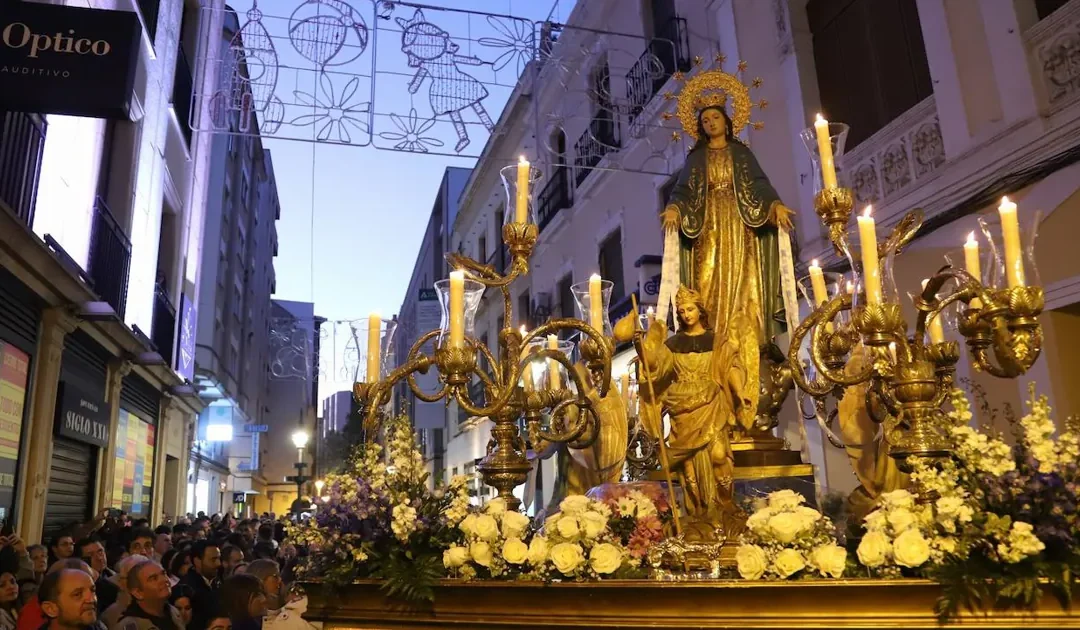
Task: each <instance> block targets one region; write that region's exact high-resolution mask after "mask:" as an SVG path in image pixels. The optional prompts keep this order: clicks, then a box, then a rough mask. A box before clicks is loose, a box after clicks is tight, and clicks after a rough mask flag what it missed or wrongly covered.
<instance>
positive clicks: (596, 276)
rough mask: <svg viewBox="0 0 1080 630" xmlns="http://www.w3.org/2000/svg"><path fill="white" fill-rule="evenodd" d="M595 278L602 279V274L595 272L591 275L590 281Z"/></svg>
mask: <svg viewBox="0 0 1080 630" xmlns="http://www.w3.org/2000/svg"><path fill="white" fill-rule="evenodd" d="M593 280H600V274H598V273H594V274H593V275H591V276H589V281H590V282H592V281H593Z"/></svg>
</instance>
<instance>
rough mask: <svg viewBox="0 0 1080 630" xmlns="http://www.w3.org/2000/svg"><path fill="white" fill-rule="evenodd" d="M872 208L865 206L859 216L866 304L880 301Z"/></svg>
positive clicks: (875, 234)
mask: <svg viewBox="0 0 1080 630" xmlns="http://www.w3.org/2000/svg"><path fill="white" fill-rule="evenodd" d="M872 210H873V208H872V207H871V206H866V210H864V211H863V214H862V216H860V217H859V246H860V247H861V248H862V265H863V289H864V290H865V291H866V303H867V304H880V303H881V269H880V268H879V266H878V242H877V229H876V228H875V227H874V217H872V216H870V212H871V211H872Z"/></svg>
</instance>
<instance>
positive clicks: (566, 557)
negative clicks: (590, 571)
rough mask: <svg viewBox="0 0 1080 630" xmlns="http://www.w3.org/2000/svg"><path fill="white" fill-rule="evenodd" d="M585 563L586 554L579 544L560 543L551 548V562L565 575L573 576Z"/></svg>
mask: <svg viewBox="0 0 1080 630" xmlns="http://www.w3.org/2000/svg"><path fill="white" fill-rule="evenodd" d="M584 561H585V554H584V553H583V552H582V551H581V546H580V545H578V544H577V543H559V544H557V545H555V546H554V547H552V548H551V562H552V564H554V565H555V569H556V570H558V571H559V573H562V574H563V575H571V574H573V573H574V571H576V570H577V569H578V567H580V566H581V564H582V563H583V562H584Z"/></svg>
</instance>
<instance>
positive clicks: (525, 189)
mask: <svg viewBox="0 0 1080 630" xmlns="http://www.w3.org/2000/svg"><path fill="white" fill-rule="evenodd" d="M516 202H517V203H516V205H515V206H514V221H515V222H516V223H527V222H528V221H529V161H528V160H526V159H525V156H524V155H523V156H521V157H519V158H518V167H517V199H516Z"/></svg>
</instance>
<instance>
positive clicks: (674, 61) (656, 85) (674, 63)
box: [626, 17, 691, 123]
mask: <svg viewBox="0 0 1080 630" xmlns="http://www.w3.org/2000/svg"><path fill="white" fill-rule="evenodd" d="M690 65H691V62H690V36H689V34H688V31H687V28H686V19H685V18H680V17H674V18H671V19H670V20H668V21H667V22H666V23H665V24H664V25H663V27H662V28H660V29H659V30H658V32H657V36H656V38H655V39H653V40H652V41H650V42H649V45H648V46H646V47H645V52H643V53H641V56H640V57H638V60H637V62H635V63H634V65H633V66H632V67H631V68H630V71H629V72H627V73H626V98H627V101H629V112H628V116H629V118H630V120H629V122H631V123H633V122H634V119H636V118H637V117H638V115H640V114H641V112H642V110H644V109H645V106H646V105H648V104H649V101H651V100H652V99H653V97H654V96H656V95H657V93H658V92H660V90H661V89H662V88H663V87H664V84H665V83H667V81H668V79H670V78H671V75H673V74H675V72H676V71H679V72H689V71H690Z"/></svg>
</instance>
